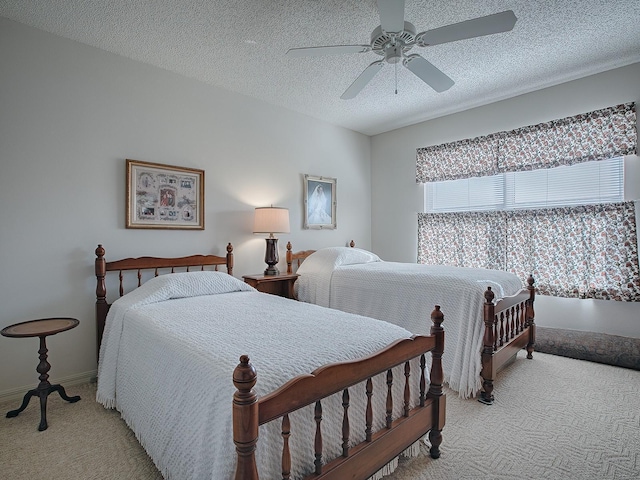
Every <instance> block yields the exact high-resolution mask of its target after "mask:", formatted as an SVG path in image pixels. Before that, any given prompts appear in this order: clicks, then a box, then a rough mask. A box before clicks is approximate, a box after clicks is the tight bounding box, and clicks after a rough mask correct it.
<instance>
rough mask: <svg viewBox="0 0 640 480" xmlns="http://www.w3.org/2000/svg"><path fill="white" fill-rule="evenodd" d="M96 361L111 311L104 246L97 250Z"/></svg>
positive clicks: (99, 246)
mask: <svg viewBox="0 0 640 480" xmlns="http://www.w3.org/2000/svg"><path fill="white" fill-rule="evenodd" d="M95 253H96V261H95V264H96V360H97V359H98V358H99V356H100V343H101V342H102V332H104V323H105V320H106V318H107V312H108V311H109V305H107V286H106V284H105V283H104V277H105V275H106V274H107V263H106V261H105V259H104V255H105V250H104V248H103V247H102V244H99V245H98V248H96V252H95Z"/></svg>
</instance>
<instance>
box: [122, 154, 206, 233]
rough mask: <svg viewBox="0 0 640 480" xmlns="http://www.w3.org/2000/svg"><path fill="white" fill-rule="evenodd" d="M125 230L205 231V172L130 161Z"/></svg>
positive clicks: (128, 166)
mask: <svg viewBox="0 0 640 480" xmlns="http://www.w3.org/2000/svg"><path fill="white" fill-rule="evenodd" d="M126 227H127V228H176V229H192V230H204V170H197V169H195V168H184V167H174V166H173V165H161V164H159V163H149V162H139V161H137V160H129V159H127V224H126Z"/></svg>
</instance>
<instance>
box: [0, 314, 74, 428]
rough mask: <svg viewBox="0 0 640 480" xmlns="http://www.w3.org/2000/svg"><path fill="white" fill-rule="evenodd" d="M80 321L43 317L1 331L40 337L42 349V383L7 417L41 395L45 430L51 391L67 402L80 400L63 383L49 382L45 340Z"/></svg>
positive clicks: (42, 425)
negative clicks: (48, 398)
mask: <svg viewBox="0 0 640 480" xmlns="http://www.w3.org/2000/svg"><path fill="white" fill-rule="evenodd" d="M79 323H80V322H79V321H78V320H76V319H75V318H43V319H40V320H29V321H28V322H21V323H16V324H15V325H10V326H8V327H5V328H3V329H2V331H0V334H2V335H3V336H5V337H14V338H27V337H40V350H38V353H39V354H40V363H39V364H38V368H36V371H37V372H38V373H39V374H40V377H39V378H40V383H39V384H38V386H37V387H36V388H34V389H33V390H29V391H28V392H27V393H26V395H25V396H24V399H23V400H22V405H20V408H18V409H17V410H11V411H10V412H7V418H12V417H17V416H18V414H19V413H20V412H22V411H23V410H24V409H25V408H27V405H28V404H29V400H31V397H36V396H37V397H40V425H39V426H38V430H39V431H43V430H46V429H47V397H48V396H49V394H50V393H51V392H58V393H59V394H60V396H61V397H62V399H63V400H66V401H67V402H71V403H75V402H77V401H78V400H80V397H79V396H75V397H69V396H67V392H65V391H64V388H63V387H62V385H51V384H50V383H49V375H48V374H47V372H49V370H50V369H51V365H50V364H49V362H47V352H48V350H47V344H46V341H45V339H46V338H47V337H48V336H49V335H55V334H56V333H60V332H64V331H65V330H71V329H72V328H75V327H77V326H78V324H79Z"/></svg>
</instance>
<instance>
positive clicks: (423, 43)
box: [286, 0, 517, 100]
mask: <svg viewBox="0 0 640 480" xmlns="http://www.w3.org/2000/svg"><path fill="white" fill-rule="evenodd" d="M378 11H379V13H380V25H379V26H377V27H376V28H375V30H373V32H372V33H371V43H370V44H369V45H333V46H324V47H303V48H291V49H289V50H288V51H287V53H286V54H287V55H288V56H290V57H316V56H321V55H334V54H342V53H367V52H374V53H376V54H378V55H380V56H382V57H384V59H382V60H377V61H375V62H373V63H372V64H371V65H369V66H368V67H367V68H365V69H364V71H363V72H362V73H361V74H360V75H359V76H358V78H356V79H355V81H354V82H353V83H352V84H351V85H350V86H349V88H347V89H346V90H345V92H344V93H343V94H342V96H341V97H340V98H342V99H343V100H348V99H351V98H355V97H356V95H358V93H360V91H361V90H362V89H363V88H364V87H365V86H366V85H367V84H368V83H369V82H370V81H371V79H373V77H374V76H375V75H376V73H378V72H379V71H380V69H381V68H382V67H383V66H384V63H385V62H387V63H389V64H391V65H395V66H396V68H397V65H398V64H399V63H402V65H404V66H405V67H406V68H407V69H409V70H410V71H411V72H413V73H414V74H415V75H416V76H417V77H418V78H420V79H421V80H422V81H423V82H425V83H426V84H428V85H429V86H431V88H433V89H434V90H435V91H436V92H444V91H445V90H448V89H449V88H451V86H452V85H453V83H454V82H453V80H452V79H451V78H449V77H448V76H447V75H446V74H445V73H443V72H442V71H440V70H439V69H438V68H437V67H436V66H434V65H433V64H432V63H430V62H428V61H427V60H426V59H425V58H424V57H421V56H420V55H418V54H417V53H414V54H411V55H407V52H409V51H410V50H411V49H412V48H413V47H416V46H417V47H429V46H431V45H439V44H442V43H449V42H455V41H457V40H464V39H467V38H474V37H481V36H484V35H492V34H494V33H501V32H508V31H510V30H511V29H512V28H513V26H514V25H515V23H516V20H517V18H516V16H515V14H514V13H513V11H511V10H507V11H504V12H501V13H495V14H493V15H487V16H486V17H478V18H474V19H472V20H466V21H464V22H460V23H454V24H452V25H447V26H444V27H440V28H435V29H433V30H427V31H426V32H421V33H416V28H415V27H414V26H413V25H412V24H411V23H409V22H407V21H405V19H404V0H378ZM396 93H397V89H396Z"/></svg>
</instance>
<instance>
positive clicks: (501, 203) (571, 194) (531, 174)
mask: <svg viewBox="0 0 640 480" xmlns="http://www.w3.org/2000/svg"><path fill="white" fill-rule="evenodd" d="M623 200H624V157H617V158H613V159H609V160H601V161H596V162H585V163H579V164H577V165H570V166H560V167H556V168H545V169H540V170H532V171H521V172H510V173H504V174H500V175H494V176H487V177H476V178H465V179H460V180H448V181H442V182H431V183H427V184H425V212H461V211H477V210H516V209H531V208H548V207H560V206H571V205H586V204H597V203H613V202H621V201H623Z"/></svg>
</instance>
